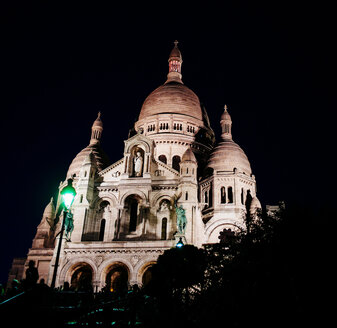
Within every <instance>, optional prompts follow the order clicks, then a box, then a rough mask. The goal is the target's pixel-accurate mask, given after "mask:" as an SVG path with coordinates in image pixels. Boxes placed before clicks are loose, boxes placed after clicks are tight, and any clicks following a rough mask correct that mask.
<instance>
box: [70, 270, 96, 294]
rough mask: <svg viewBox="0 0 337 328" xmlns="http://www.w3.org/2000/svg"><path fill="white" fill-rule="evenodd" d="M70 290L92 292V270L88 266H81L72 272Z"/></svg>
mask: <svg viewBox="0 0 337 328" xmlns="http://www.w3.org/2000/svg"><path fill="white" fill-rule="evenodd" d="M71 288H72V289H74V290H76V291H78V290H79V291H92V270H91V267H90V266H89V265H88V264H81V265H80V266H79V267H78V268H77V269H75V270H74V273H73V274H72V276H71Z"/></svg>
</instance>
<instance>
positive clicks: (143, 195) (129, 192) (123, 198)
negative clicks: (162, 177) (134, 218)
mask: <svg viewBox="0 0 337 328" xmlns="http://www.w3.org/2000/svg"><path fill="white" fill-rule="evenodd" d="M130 195H137V196H139V197H140V198H141V199H142V202H143V203H146V202H147V200H148V199H147V197H146V195H145V193H144V192H142V191H141V190H139V189H134V190H130V191H127V192H126V193H125V194H123V195H122V197H121V198H120V200H119V205H122V206H123V205H124V202H125V200H126V198H127V197H129V196H130Z"/></svg>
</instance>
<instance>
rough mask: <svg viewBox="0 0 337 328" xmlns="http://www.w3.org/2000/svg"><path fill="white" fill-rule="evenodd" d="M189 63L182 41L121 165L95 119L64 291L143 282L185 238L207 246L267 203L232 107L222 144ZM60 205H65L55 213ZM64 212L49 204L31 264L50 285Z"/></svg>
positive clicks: (79, 174)
mask: <svg viewBox="0 0 337 328" xmlns="http://www.w3.org/2000/svg"><path fill="white" fill-rule="evenodd" d="M181 65H182V56H181V53H180V51H179V49H178V46H177V43H175V46H174V48H173V50H172V52H171V54H170V57H169V73H168V77H167V81H166V82H165V84H163V85H162V86H160V87H159V88H157V89H156V90H155V91H153V92H152V93H151V94H150V95H149V96H148V97H147V98H146V100H145V101H144V104H143V106H142V108H141V111H140V115H139V120H138V121H137V122H136V123H135V126H134V130H133V133H132V134H131V136H130V138H129V139H128V140H125V141H124V154H123V157H122V158H121V159H120V160H118V161H117V162H116V163H113V164H109V162H108V159H107V156H106V155H105V153H104V152H103V150H102V148H101V146H100V140H101V138H102V133H103V123H102V120H101V117H100V114H99V115H98V117H97V119H96V121H95V122H94V124H93V126H92V134H91V136H90V142H89V145H88V146H87V147H86V148H84V149H83V150H82V151H81V152H80V153H79V154H78V155H77V156H76V157H75V159H74V160H73V162H72V163H71V165H70V167H69V170H68V173H67V177H66V178H72V179H73V186H74V187H75V189H76V192H77V195H76V198H75V201H74V203H73V205H72V209H71V211H72V213H73V218H74V230H73V232H72V235H71V241H66V240H65V239H63V244H62V249H61V257H60V262H59V268H58V274H57V280H56V286H59V285H62V284H63V283H64V282H65V281H68V282H69V283H70V284H71V285H73V286H74V287H79V286H80V285H81V284H83V283H84V282H85V281H86V280H89V281H90V284H91V285H92V286H93V287H94V289H95V290H101V289H102V288H103V287H107V288H110V290H116V289H118V288H121V286H122V283H121V281H123V279H124V282H126V281H127V282H128V283H129V284H134V283H137V284H139V285H142V284H144V283H146V282H147V281H148V279H150V275H151V274H150V268H151V266H152V265H153V263H155V262H156V259H157V258H158V256H159V255H160V254H162V253H163V252H164V251H165V250H166V249H169V248H171V247H174V246H175V244H176V243H177V240H178V238H182V240H183V241H184V242H185V243H188V244H193V245H195V246H198V247H201V246H202V245H203V244H205V243H216V242H219V236H220V233H221V232H222V231H224V229H226V231H229V230H228V229H230V230H232V231H233V230H236V229H244V215H245V213H246V212H247V211H249V210H250V205H251V204H255V205H254V206H255V207H257V206H260V205H259V202H258V200H257V198H256V182H255V178H254V176H253V175H252V172H251V167H250V164H249V161H248V159H247V157H246V155H245V153H244V152H243V150H242V149H241V148H240V147H239V146H238V145H237V144H236V143H235V142H234V141H233V140H232V135H231V124H232V121H231V118H230V115H229V113H228V110H227V107H226V108H225V111H224V114H223V115H222V117H221V126H222V130H223V133H222V141H221V142H220V143H219V144H218V145H217V146H216V147H214V146H215V138H214V133H213V130H212V129H211V127H210V123H209V119H208V116H207V113H206V110H205V108H203V107H202V106H201V105H200V101H199V98H198V97H197V95H196V94H195V93H194V92H193V91H192V90H190V89H189V88H188V87H186V86H185V85H184V84H183V82H182V74H181ZM66 181H67V180H65V182H64V183H61V185H60V188H59V189H60V190H62V188H63V187H64V186H65V184H66ZM253 199H254V202H252V200H253ZM59 205H60V200H58V201H57V204H56V207H55V208H58V207H59ZM55 208H54V206H53V203H52V202H50V204H48V206H47V208H46V210H45V212H44V214H43V218H42V221H41V224H40V225H39V226H38V229H37V234H36V236H35V239H34V241H33V246H32V248H31V249H30V250H29V253H28V257H27V262H26V263H28V261H29V260H35V262H36V264H37V266H38V270H39V274H40V278H44V279H45V280H46V281H47V282H48V283H49V284H50V282H51V279H52V274H53V268H54V262H55V256H56V249H57V247H55V245H57V243H58V237H55V236H57V232H58V231H59V230H60V222H59V223H58V225H57V228H56V231H55V232H52V231H50V229H49V224H50V222H51V221H52V220H53V218H54V217H55ZM178 208H179V209H181V210H182V211H184V214H185V217H186V222H184V224H183V226H181V225H180V226H177V210H178ZM48 223H49V224H48Z"/></svg>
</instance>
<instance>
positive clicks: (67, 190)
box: [50, 179, 76, 288]
mask: <svg viewBox="0 0 337 328" xmlns="http://www.w3.org/2000/svg"><path fill="white" fill-rule="evenodd" d="M72 183H73V180H72V179H68V185H67V186H65V187H64V188H63V189H62V190H61V197H62V202H61V204H60V210H62V209H63V220H62V225H61V231H60V238H59V243H58V246H57V253H56V259H55V264H54V272H53V279H52V282H51V286H50V287H51V288H55V282H56V275H57V269H58V265H59V260H60V253H61V246H62V239H63V232H64V227H65V221H66V216H67V214H68V211H69V209H70V207H71V205H72V203H73V201H74V198H75V196H76V191H75V189H74V187H73V185H72Z"/></svg>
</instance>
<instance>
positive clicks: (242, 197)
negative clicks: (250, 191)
mask: <svg viewBox="0 0 337 328" xmlns="http://www.w3.org/2000/svg"><path fill="white" fill-rule="evenodd" d="M241 204H242V205H244V204H245V200H244V192H243V188H241Z"/></svg>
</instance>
